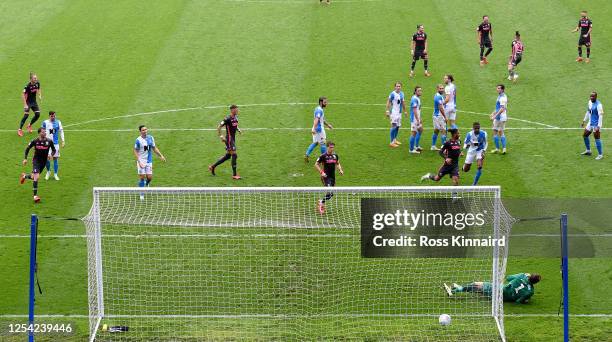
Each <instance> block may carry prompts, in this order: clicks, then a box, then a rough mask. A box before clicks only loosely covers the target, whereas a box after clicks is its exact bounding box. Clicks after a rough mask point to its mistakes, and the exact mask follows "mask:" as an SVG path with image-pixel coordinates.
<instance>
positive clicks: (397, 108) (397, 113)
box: [385, 82, 406, 147]
mask: <svg viewBox="0 0 612 342" xmlns="http://www.w3.org/2000/svg"><path fill="white" fill-rule="evenodd" d="M389 109H391V111H389ZM405 112H406V103H405V102H404V92H403V91H402V83H401V82H395V89H394V90H393V91H392V92H391V94H389V97H388V98H387V111H386V112H385V115H386V116H387V117H388V118H390V119H391V131H390V136H391V141H390V143H389V146H390V147H398V146H399V145H401V144H402V143H400V142H399V141H397V135H398V134H399V129H400V127H401V126H402V113H405Z"/></svg>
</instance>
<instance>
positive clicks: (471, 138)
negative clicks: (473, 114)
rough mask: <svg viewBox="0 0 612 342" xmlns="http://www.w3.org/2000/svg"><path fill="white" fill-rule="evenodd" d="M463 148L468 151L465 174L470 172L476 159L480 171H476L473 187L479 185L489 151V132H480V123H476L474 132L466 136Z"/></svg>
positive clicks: (464, 168)
mask: <svg viewBox="0 0 612 342" xmlns="http://www.w3.org/2000/svg"><path fill="white" fill-rule="evenodd" d="M463 148H464V149H467V155H466V157H465V162H464V164H463V172H470V168H471V167H472V163H473V162H474V159H476V164H477V165H478V170H476V175H475V176H474V182H473V183H472V185H478V180H479V179H480V176H481V175H482V164H483V162H484V157H485V151H486V150H487V132H485V131H481V130H480V123H479V122H474V124H473V125H472V130H471V131H470V132H468V134H467V135H466V136H465V141H464V142H463Z"/></svg>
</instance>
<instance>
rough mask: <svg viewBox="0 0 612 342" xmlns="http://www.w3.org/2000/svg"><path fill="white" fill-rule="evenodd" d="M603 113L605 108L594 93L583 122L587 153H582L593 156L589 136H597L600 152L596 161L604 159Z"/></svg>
mask: <svg viewBox="0 0 612 342" xmlns="http://www.w3.org/2000/svg"><path fill="white" fill-rule="evenodd" d="M603 113H604V112H603V106H602V105H601V102H600V101H599V100H598V99H597V92H595V91H594V92H592V93H591V96H590V98H589V102H588V103H587V111H586V114H585V115H584V119H583V121H582V127H584V133H583V134H582V136H583V138H584V145H585V146H586V151H584V152H582V155H585V156H590V155H591V141H590V140H589V136H590V135H591V133H593V135H594V136H595V146H597V152H598V155H597V157H596V158H595V159H596V160H600V159H602V158H603V146H602V145H601V127H602V124H603ZM585 123H586V126H585Z"/></svg>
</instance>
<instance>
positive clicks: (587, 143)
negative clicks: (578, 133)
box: [583, 137, 591, 151]
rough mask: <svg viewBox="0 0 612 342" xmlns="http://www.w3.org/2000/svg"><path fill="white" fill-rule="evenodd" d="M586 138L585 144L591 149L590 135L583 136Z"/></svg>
mask: <svg viewBox="0 0 612 342" xmlns="http://www.w3.org/2000/svg"><path fill="white" fill-rule="evenodd" d="M583 138H584V146H586V149H587V150H588V151H590V150H591V141H590V140H589V137H583Z"/></svg>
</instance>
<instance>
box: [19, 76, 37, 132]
mask: <svg viewBox="0 0 612 342" xmlns="http://www.w3.org/2000/svg"><path fill="white" fill-rule="evenodd" d="M36 95H38V97H39V98H40V99H41V100H42V90H41V89H40V82H38V76H36V74H35V73H32V72H31V73H30V82H28V84H26V86H25V87H24V88H23V93H22V94H21V99H22V100H23V118H22V119H21V122H20V123H19V129H18V130H17V135H19V136H20V137H22V136H23V125H24V124H25V122H26V120H27V119H28V116H29V115H30V110H32V111H33V112H34V117H33V118H32V120H30V123H29V124H28V133H32V125H33V124H34V123H35V122H36V121H37V120H38V118H39V117H40V108H39V107H38V103H37V102H36Z"/></svg>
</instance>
